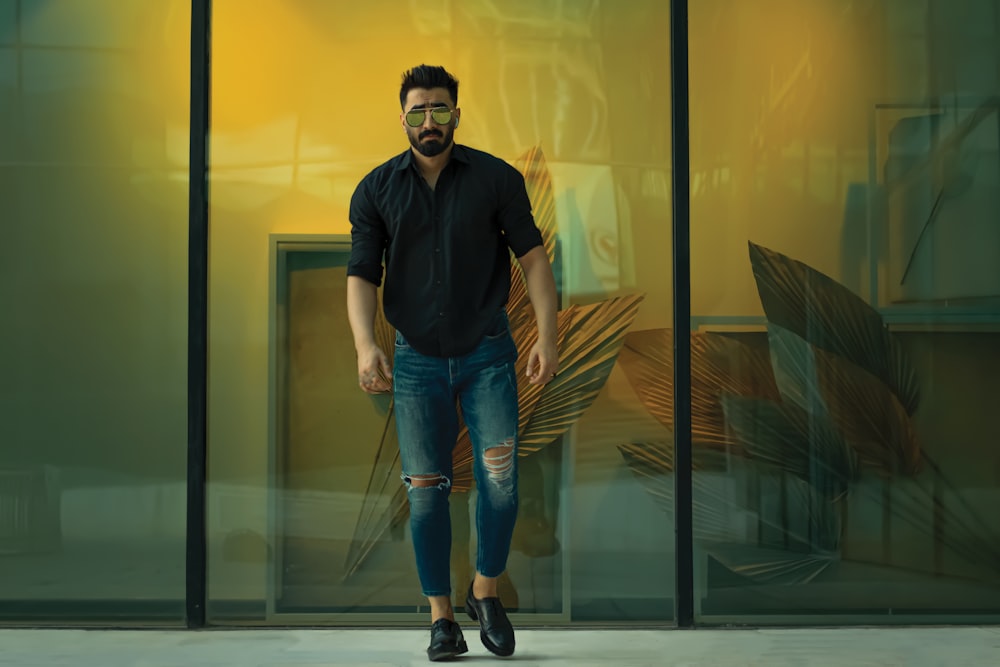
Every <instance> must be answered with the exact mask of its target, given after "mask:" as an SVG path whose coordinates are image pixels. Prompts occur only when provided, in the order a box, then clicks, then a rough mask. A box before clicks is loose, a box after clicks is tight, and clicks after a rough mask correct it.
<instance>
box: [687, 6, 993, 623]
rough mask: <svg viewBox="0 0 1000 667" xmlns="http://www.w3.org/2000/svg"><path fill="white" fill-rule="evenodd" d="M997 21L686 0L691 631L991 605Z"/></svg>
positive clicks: (919, 10) (977, 12)
mask: <svg viewBox="0 0 1000 667" xmlns="http://www.w3.org/2000/svg"><path fill="white" fill-rule="evenodd" d="M998 30H1000V3H998V2H996V1H995V0H922V1H919V2H916V1H909V0H905V1H904V0H896V1H893V0H868V1H864V2H859V1H848V0H814V1H811V2H800V1H798V0H767V1H762V2H754V3H746V2H742V1H740V0H704V1H700V2H692V3H691V17H690V35H691V98H690V100H691V117H692V125H691V146H692V156H691V161H692V165H691V170H692V171H691V177H692V193H691V194H692V221H691V230H692V234H691V236H692V243H691V252H692V263H693V269H692V286H693V288H692V289H693V311H694V315H695V320H696V322H695V323H696V327H695V331H694V332H692V345H693V349H694V365H695V377H694V380H693V382H694V387H693V396H692V398H693V402H694V413H695V450H694V461H695V469H696V472H695V497H694V502H695V505H696V508H697V509H696V517H697V516H698V514H699V513H700V515H701V516H702V517H703V519H702V520H700V521H697V520H696V526H695V529H696V543H697V549H696V554H695V563H696V568H697V577H696V591H695V593H696V600H697V603H696V606H697V611H698V618H699V619H700V620H701V621H702V622H709V623H719V622H727V621H731V620H736V621H739V622H749V623H758V624H759V623H768V622H781V623H786V622H793V623H810V624H815V623H824V624H825V623H867V622H877V623H890V622H894V621H900V620H903V621H906V622H913V621H921V622H935V621H942V620H949V621H954V620H960V619H963V618H973V617H980V618H982V617H983V616H984V615H985V616H987V617H991V618H996V617H997V614H998V613H1000V602H998V601H1000V519H998V515H997V512H996V511H995V507H996V506H997V503H998V502H1000V456H998V454H997V450H996V447H995V443H996V441H997V438H998V436H1000V427H998V425H997V422H996V420H995V419H994V416H995V411H996V403H997V397H998V395H1000V392H998V380H997V378H998V377H1000V227H998V226H997V224H996V209H997V205H998V202H1000V181H998V179H1000V171H998V165H1000V131H998V128H1000V106H998V101H997V100H998V93H1000V78H998V75H1000V73H998V63H1000V39H998ZM751 54H752V57H751Z"/></svg>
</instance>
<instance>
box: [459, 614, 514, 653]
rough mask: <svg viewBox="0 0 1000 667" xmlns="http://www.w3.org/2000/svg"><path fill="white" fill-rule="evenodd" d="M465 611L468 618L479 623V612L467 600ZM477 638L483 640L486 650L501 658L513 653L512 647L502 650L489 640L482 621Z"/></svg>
mask: <svg viewBox="0 0 1000 667" xmlns="http://www.w3.org/2000/svg"><path fill="white" fill-rule="evenodd" d="M465 613H466V614H468V615H469V618H471V619H472V620H473V621H475V622H477V623H479V614H477V613H476V610H475V609H474V608H473V607H472V605H470V604H469V603H468V602H466V603H465ZM479 639H480V641H482V642H483V646H485V647H486V650H487V651H489V652H490V653H492V654H493V655H497V656H500V657H501V658H509V657H510V656H512V655H514V647H511V648H510V650H503V649H501V648H500V647H499V646H497V645H496V644H494V643H493V642H491V641H490V638H489V637H487V636H486V631H485V630H483V625H482V623H480V624H479Z"/></svg>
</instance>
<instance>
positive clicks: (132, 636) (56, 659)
mask: <svg viewBox="0 0 1000 667" xmlns="http://www.w3.org/2000/svg"><path fill="white" fill-rule="evenodd" d="M464 627H466V628H467V629H466V638H467V639H468V641H469V649H470V651H469V653H468V654H467V655H465V656H463V657H462V658H460V659H459V660H458V661H456V662H455V663H452V664H459V665H487V664H496V661H497V660H498V658H495V657H493V656H492V655H490V654H489V653H488V652H487V651H486V650H485V649H484V648H483V647H482V645H481V644H480V643H479V638H478V632H477V631H476V628H475V627H473V626H464ZM427 639H428V633H427V632H425V631H416V630H208V631H201V632H191V631H159V630H156V631H131V630H90V631H88V630H0V665H3V667H36V666H37V667H42V666H44V667H64V666H66V667H68V666H70V665H72V666H73V667H125V666H127V667H174V666H176V667H222V666H227V667H228V666H231V665H232V666H239V667H264V666H267V667H328V666H331V665H338V666H339V665H350V666H351V667H397V666H400V665H427V664H430V663H429V662H428V661H427V658H426V654H425V653H424V649H425V648H426V645H427ZM509 661H510V662H514V663H517V664H519V665H524V666H526V667H527V666H529V665H538V666H544V667H570V666H573V667H576V666H579V665H607V666H609V667H610V666H615V667H617V666H619V665H622V666H628V667H639V666H648V667H758V666H759V667H765V666H766V667H834V666H836V667H883V666H887V665H892V666H893V667H996V666H997V665H1000V627H961V628H879V629H867V628H849V629H839V628H838V629H829V630H826V629H795V630H774V629H768V630H694V631H668V630H663V631H617V630H589V631H588V630H530V631H525V630H522V631H520V632H519V633H518V650H517V653H516V654H515V655H514V657H513V658H511V659H509Z"/></svg>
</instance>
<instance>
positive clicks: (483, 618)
mask: <svg viewBox="0 0 1000 667" xmlns="http://www.w3.org/2000/svg"><path fill="white" fill-rule="evenodd" d="M465 613H467V614H468V615H469V618H471V619H472V620H473V621H479V638H480V639H482V640H483V646H485V647H486V648H487V649H489V650H490V652H491V653H494V654H496V655H499V656H502V657H507V656H508V655H513V654H514V628H513V627H512V626H511V624H510V620H508V619H507V612H506V611H504V609H503V605H502V604H500V598H483V599H482V600H480V599H477V598H476V597H475V596H474V595H473V594H472V584H469V594H468V595H466V596H465Z"/></svg>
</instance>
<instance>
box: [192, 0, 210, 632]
mask: <svg viewBox="0 0 1000 667" xmlns="http://www.w3.org/2000/svg"><path fill="white" fill-rule="evenodd" d="M211 9H212V3H211V0H191V117H190V134H191V152H190V160H189V165H188V169H189V178H188V442H187V454H188V458H187V559H186V616H187V624H188V627H192V628H200V627H204V625H205V603H206V598H207V590H206V581H207V570H206V568H207V535H206V513H205V509H206V502H205V484H206V469H207V465H206V464H207V456H206V454H207V450H206V440H207V423H208V414H207V412H208V129H209V128H208V125H209V92H210V89H209V86H210V80H209V52H210V49H209V47H210V44H209V40H210V31H209V22H210V20H211Z"/></svg>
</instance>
